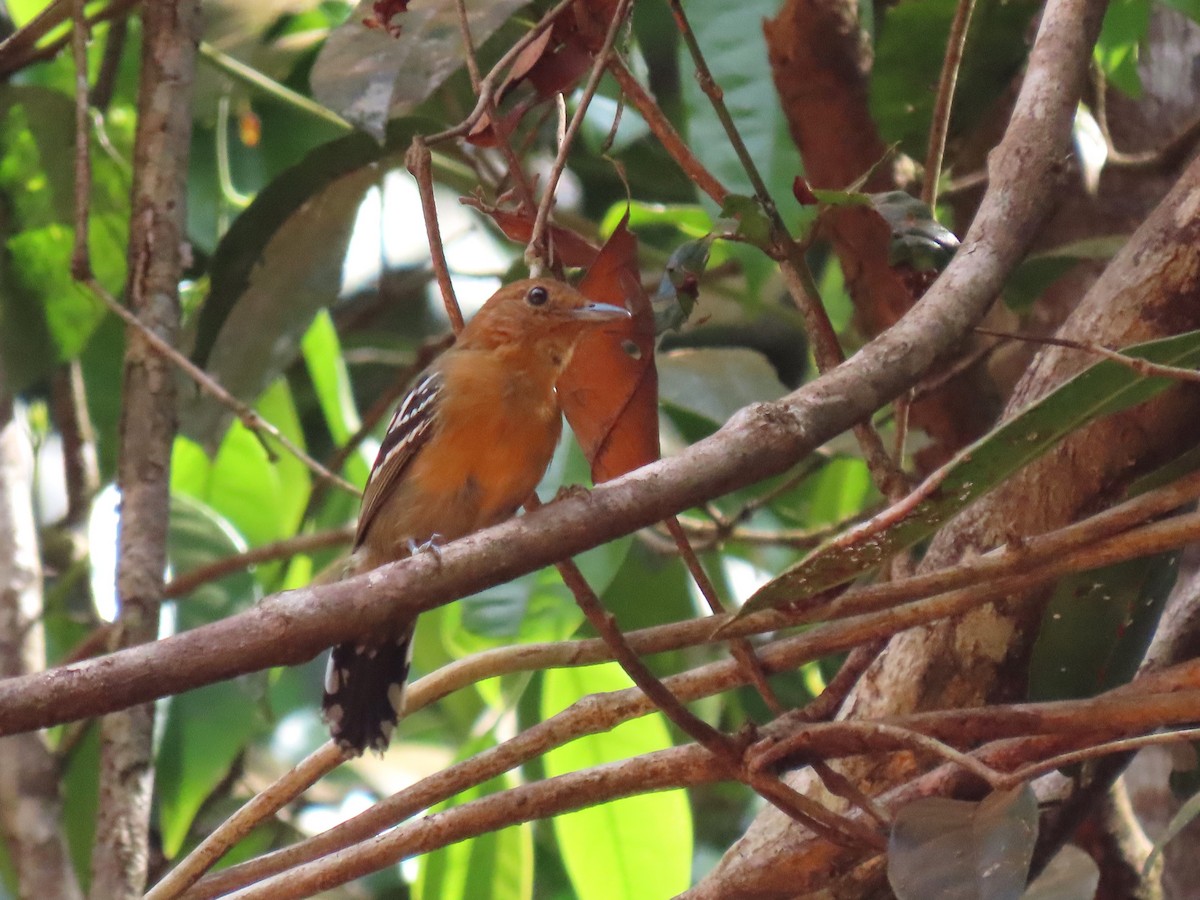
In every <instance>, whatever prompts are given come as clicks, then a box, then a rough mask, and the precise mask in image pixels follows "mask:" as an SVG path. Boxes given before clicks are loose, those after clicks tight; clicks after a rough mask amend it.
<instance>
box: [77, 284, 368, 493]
mask: <svg viewBox="0 0 1200 900" xmlns="http://www.w3.org/2000/svg"><path fill="white" fill-rule="evenodd" d="M83 283H84V285H85V286H86V287H88V288H89V289H90V290H91V291H92V293H94V294H95V295H96V297H97V298H99V299H100V301H101V302H102V303H103V304H104V305H105V306H106V307H108V309H109V311H111V312H113V313H115V314H116V315H117V316H118V317H119V318H120V319H121V321H122V322H124V323H125V324H126V325H128V326H129V327H130V328H133V329H135V330H136V331H137V332H138V333H140V334H141V335H142V336H143V337H144V338H145V339H146V343H148V344H149V345H150V346H151V347H152V348H153V349H154V351H155V352H156V353H158V354H160V355H161V356H163V357H165V358H166V359H168V360H170V361H171V362H172V363H174V364H175V365H176V366H178V367H179V368H180V369H182V370H183V372H184V374H185V375H187V376H188V377H189V378H191V379H192V381H194V382H195V383H196V385H197V386H198V387H199V388H200V389H201V390H203V391H207V392H208V393H209V394H211V395H212V396H213V397H215V398H216V399H217V400H219V401H220V402H221V403H222V404H224V405H225V406H226V407H228V408H229V409H231V410H232V411H233V412H234V413H235V414H236V415H237V417H238V419H239V420H240V421H241V423H242V424H243V425H245V426H246V428H248V429H249V430H250V431H252V432H254V434H255V435H256V436H257V437H258V439H259V440H260V441H261V442H263V445H264V447H265V448H266V449H267V450H268V452H270V448H269V445H267V444H266V442H265V439H264V438H263V436H262V435H263V433H264V432H265V433H266V434H269V435H270V436H271V437H273V438H274V439H275V440H277V441H278V442H279V444H280V446H282V447H283V448H284V449H285V450H287V451H288V452H289V453H291V454H292V455H293V456H295V457H296V458H297V459H298V460H300V461H301V462H302V463H304V464H305V465H306V466H308V468H309V469H310V470H311V471H312V472H313V474H314V475H316V476H317V477H318V478H321V479H323V480H325V481H328V482H329V483H330V484H334V485H336V486H337V487H339V488H341V489H342V490H344V491H346V492H347V493H349V494H353V495H354V496H356V497H357V496H359V493H360V492H359V490H358V488H356V487H355V486H354V485H352V484H351V483H350V482H348V481H347V480H346V479H344V478H342V477H341V476H340V475H337V474H335V473H333V472H331V471H329V470H328V469H327V468H325V467H324V466H323V465H321V464H320V463H319V462H317V460H315V459H313V458H312V457H311V456H309V455H308V454H307V453H306V452H305V451H304V450H302V449H300V447H298V446H296V444H295V443H293V442H292V441H291V439H289V438H288V437H287V435H285V434H283V432H281V431H280V430H279V429H278V428H276V427H275V426H274V425H272V424H271V423H270V422H268V421H267V420H266V419H264V418H263V417H262V416H260V415H259V414H258V413H257V412H255V410H254V409H253V407H251V406H249V405H247V404H245V403H243V402H242V401H241V400H239V399H238V398H237V397H235V396H233V394H231V393H229V391H227V390H225V388H223V387H222V386H221V385H220V384H218V383H217V382H216V381H214V380H213V379H212V377H211V376H210V375H209V374H208V373H207V372H205V371H204V370H203V369H201V368H200V367H199V366H197V365H196V364H195V363H193V362H192V361H191V360H190V359H188V358H187V357H186V356H184V355H183V354H182V353H180V352H179V351H178V350H176V349H175V348H174V347H172V346H171V345H170V344H169V343H167V342H166V341H164V340H163V339H162V338H160V337H159V336H158V335H157V334H155V333H154V332H153V331H152V330H150V329H149V328H147V327H146V325H145V324H144V323H143V322H142V321H141V320H139V319H138V318H137V316H135V315H134V314H133V313H131V312H130V311H129V310H127V309H126V308H125V307H124V306H122V305H121V304H120V303H118V302H117V299H116V298H115V297H114V296H113V295H112V294H110V293H109V292H108V290H107V289H106V288H105V287H104V285H102V284H100V282H98V281H96V279H95V278H88V279H86V280H85V281H84V282H83Z"/></svg>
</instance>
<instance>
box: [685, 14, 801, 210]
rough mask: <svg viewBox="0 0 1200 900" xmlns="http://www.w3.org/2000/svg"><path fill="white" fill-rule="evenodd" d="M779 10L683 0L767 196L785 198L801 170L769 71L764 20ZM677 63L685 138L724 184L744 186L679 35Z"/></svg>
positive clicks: (747, 185)
mask: <svg viewBox="0 0 1200 900" xmlns="http://www.w3.org/2000/svg"><path fill="white" fill-rule="evenodd" d="M778 11H779V4H778V2H776V0H750V2H746V3H738V4H728V3H693V4H692V5H691V6H689V7H688V18H689V20H690V22H691V25H692V30H693V31H694V32H695V35H696V39H697V40H698V41H699V43H700V48H701V50H703V52H704V58H705V59H706V60H707V62H708V66H709V69H711V71H712V75H713V78H714V79H716V82H717V84H718V86H719V87H720V88H721V91H722V92H723V94H724V98H725V105H726V107H728V109H729V113H730V115H731V116H733V120H734V122H735V123H736V125H737V127H738V132H739V133H740V134H741V136H742V141H743V142H744V143H745V145H746V149H747V151H749V154H750V158H751V159H753V160H754V162H755V164H756V165H757V166H758V169H759V172H760V173H761V174H762V177H763V180H764V181H765V182H766V185H767V190H768V191H769V192H770V194H771V197H772V198H774V200H775V202H776V203H779V204H782V203H783V200H784V198H785V197H788V196H790V193H791V188H792V179H793V178H795V176H796V174H797V173H798V172H800V171H801V169H802V163H801V161H800V154H799V152H798V151H797V150H796V145H795V143H794V142H793V141H792V139H791V136H790V135H789V133H788V129H787V122H786V120H785V119H784V116H783V112H782V110H781V109H780V107H779V98H778V97H777V96H776V94H775V92H774V91H773V90H771V88H770V85H771V71H770V66H769V63H768V61H767V53H766V46H765V41H764V39H763V32H762V20H763V19H764V18H767V17H768V16H774V15H775V14H776V13H777V12H778ZM679 71H680V81H681V82H682V93H683V103H684V108H685V110H686V114H687V137H688V146H690V147H691V148H692V150H693V151H694V152H695V153H696V155H697V156H698V157H699V158H700V161H701V162H702V163H704V165H705V167H706V168H707V169H708V170H709V171H710V172H712V173H713V175H715V176H716V177H717V178H718V179H719V180H720V182H721V183H722V184H724V185H725V186H726V187H728V188H729V189H730V190H732V191H735V192H738V193H749V192H750V191H751V185H750V180H749V177H748V176H747V175H746V171H745V169H744V168H743V166H742V163H741V161H740V160H739V159H738V157H737V154H736V152H735V151H734V149H733V147H732V145H731V144H730V143H729V138H728V137H726V136H725V130H724V128H723V127H722V126H721V123H720V121H719V120H718V119H717V116H716V113H715V112H714V111H713V108H712V103H711V102H710V101H709V99H708V97H707V96H706V95H705V93H704V91H703V90H701V88H700V85H699V83H698V82H697V81H696V79H695V78H694V77H692V73H693V71H695V66H694V65H693V63H692V59H691V55H690V54H689V53H688V51H687V48H686V47H685V46H683V45H682V43H681V45H680V47H679ZM786 208H787V207H785V209H786ZM791 212H792V213H794V214H795V216H797V217H798V216H799V214H800V209H799V207H791ZM788 224H789V225H794V224H795V223H794V222H791V221H789V223H788Z"/></svg>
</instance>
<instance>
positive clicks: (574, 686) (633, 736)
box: [542, 663, 692, 900]
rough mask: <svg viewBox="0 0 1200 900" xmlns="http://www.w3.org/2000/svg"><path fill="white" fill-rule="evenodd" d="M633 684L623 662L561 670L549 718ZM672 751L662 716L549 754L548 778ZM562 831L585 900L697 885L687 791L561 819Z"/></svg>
mask: <svg viewBox="0 0 1200 900" xmlns="http://www.w3.org/2000/svg"><path fill="white" fill-rule="evenodd" d="M629 686H630V682H629V680H628V678H627V677H626V676H625V674H624V673H623V672H622V671H621V670H620V668H619V667H618V666H617V665H616V664H615V663H610V664H607V665H603V666H589V667H587V668H584V669H553V670H551V671H549V672H547V673H546V674H545V676H544V678H543V682H542V716H543V718H549V717H550V716H552V715H554V714H555V713H557V712H559V711H561V710H562V709H564V708H566V707H567V706H569V705H570V704H571V703H573V702H575V701H576V700H578V699H580V698H581V697H584V696H587V695H588V694H594V693H599V692H603V691H616V690H622V689H624V688H627V687H629ZM669 746H671V740H670V736H669V734H668V733H667V728H666V725H665V724H664V723H663V721H662V719H661V718H659V717H658V716H645V717H643V718H640V719H633V720H631V721H629V722H625V723H623V724H621V725H618V726H617V727H616V728H614V729H613V730H612V731H608V732H604V733H601V734H592V735H587V736H585V737H582V738H579V739H578V740H574V741H572V742H571V743H569V744H566V745H564V746H562V747H558V748H555V749H553V750H551V751H549V752H548V753H547V754H546V756H545V763H546V774H547V775H548V776H551V777H553V776H556V775H563V774H566V773H568V772H573V771H578V770H582V769H586V768H590V767H592V766H597V765H601V764H603V763H608V762H616V761H618V760H622V759H628V758H630V757H633V756H636V755H639V754H642V753H649V752H651V751H654V750H661V749H664V748H666V747H669ZM554 833H555V836H556V837H557V838H558V845H559V848H560V849H561V851H562V857H563V862H564V864H565V865H566V868H567V872H568V873H569V874H570V876H571V883H572V884H573V885H574V887H575V892H576V895H577V896H578V897H579V898H580V900H627V898H628V900H633V898H647V900H650V898H654V900H657V898H660V897H670V896H674V895H675V894H678V893H679V892H681V891H683V890H686V889H687V887H688V885H689V884H690V882H691V864H692V817H691V810H690V809H689V807H688V802H687V795H686V794H685V793H684V791H682V790H674V791H664V792H661V793H657V794H646V795H642V796H636V797H627V798H625V799H623V800H615V801H612V802H610V803H605V804H603V805H602V806H593V807H590V808H588V809H582V810H579V811H578V812H573V813H566V814H565V815H560V816H558V817H556V818H555V819H554Z"/></svg>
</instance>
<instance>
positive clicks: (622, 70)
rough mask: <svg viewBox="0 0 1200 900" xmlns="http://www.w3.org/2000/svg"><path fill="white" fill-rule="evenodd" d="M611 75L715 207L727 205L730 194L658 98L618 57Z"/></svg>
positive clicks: (611, 62)
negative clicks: (680, 131) (698, 156)
mask: <svg viewBox="0 0 1200 900" xmlns="http://www.w3.org/2000/svg"><path fill="white" fill-rule="evenodd" d="M608 71H609V72H611V73H612V75H613V77H614V78H615V79H616V81H617V84H618V85H619V86H620V88H621V90H622V92H624V94H625V96H626V97H628V98H629V101H630V102H631V103H632V104H633V106H634V108H635V109H636V110H637V111H638V112H639V113H640V114H641V116H642V119H643V120H644V121H645V122H646V125H647V126H649V128H650V133H651V134H653V135H654V137H655V138H657V139H658V142H659V144H661V145H662V148H663V149H664V150H666V151H667V153H668V155H670V157H671V158H672V159H674V160H675V162H676V163H677V164H678V165H679V168H680V169H682V170H683V173H684V174H685V175H687V177H688V178H690V179H691V180H692V181H693V182H694V183H695V185H696V187H698V188H700V190H702V191H704V193H706V194H707V195H708V196H709V197H711V198H712V200H713V202H714V203H716V204H717V205H718V206H721V205H723V204H724V203H725V198H726V197H727V196H728V195H729V191H728V190H727V189H726V188H725V186H724V185H723V184H721V182H720V181H718V180H717V177H716V176H715V175H713V173H712V172H710V171H709V170H708V169H707V168H705V166H704V163H702V162H700V160H699V159H698V158H697V156H696V154H694V153H693V152H692V149H691V148H690V147H689V146H688V145H687V143H686V142H685V141H684V140H683V138H682V137H681V136H680V135H679V132H678V131H676V130H675V126H673V125H672V124H671V121H670V119H668V118H667V117H666V116H665V115H664V114H663V111H662V109H661V108H660V107H659V105H658V104H657V103H655V102H654V98H653V97H651V96H650V94H649V93H648V92H647V91H646V89H645V88H644V87H642V85H641V83H640V82H639V81H638V80H637V79H636V78H635V77H634V76H633V73H632V72H630V71H629V68H628V67H627V66H626V65H625V63H624V61H623V60H622V59H621V58H620V57H619V56H617V55H616V54H615V53H614V54H613V55H612V56H611V57H610V58H609V62H608Z"/></svg>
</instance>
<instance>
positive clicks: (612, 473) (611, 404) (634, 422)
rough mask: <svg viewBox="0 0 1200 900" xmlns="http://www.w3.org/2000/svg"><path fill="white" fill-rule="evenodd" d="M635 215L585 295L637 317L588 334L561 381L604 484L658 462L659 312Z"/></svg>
mask: <svg viewBox="0 0 1200 900" xmlns="http://www.w3.org/2000/svg"><path fill="white" fill-rule="evenodd" d="M627 222H628V214H626V217H625V218H624V219H622V220H621V224H620V225H619V226H617V230H616V231H614V232H613V234H612V236H611V237H610V238H609V239H608V241H607V243H605V245H604V247H603V248H601V250H600V254H599V255H598V256H597V257H596V261H595V262H594V263H593V264H592V267H591V268H590V269H589V270H588V272H587V274H586V275H585V276H584V277H583V281H582V282H580V284H579V290H580V291H581V292H582V293H583V294H584V295H585V296H587V297H589V298H590V299H592V300H595V301H597V302H600V303H614V304H617V305H620V306H625V307H627V308H628V309H629V311H630V312H632V313H633V318H632V319H626V320H624V321H620V322H614V323H612V324H611V325H607V326H605V327H604V328H597V329H595V330H594V331H592V332H591V333H590V334H588V335H587V336H586V337H585V338H584V339H583V341H582V342H580V344H579V346H577V347H576V348H575V354H574V356H572V357H571V363H570V365H569V366H568V367H567V370H566V371H565V372H564V373H563V374H562V377H561V378H559V380H558V395H559V403H560V404H561V405H562V409H563V413H564V414H565V415H566V417H567V421H568V422H570V423H571V429H572V430H573V431H574V432H575V436H576V437H577V438H578V439H579V443H580V446H581V447H583V452H584V454H585V455H586V456H587V458H588V462H589V463H590V464H591V467H592V480H593V481H594V482H596V483H597V484H599V483H600V482H602V481H607V480H609V479H610V478H616V477H617V476H618V475H623V474H625V473H626V472H628V471H631V470H632V469H636V468H637V467H639V466H644V465H646V464H647V463H650V462H653V461H654V460H656V459H658V456H659V446H658V369H657V368H656V367H655V365H654V313H653V311H652V309H651V307H650V298H649V297H648V296H647V295H646V292H645V290H643V289H642V283H641V279H640V277H639V275H638V267H637V238H636V237H635V236H634V235H633V233H632V232H630V231H629V230H628V229H627V228H626V223H627Z"/></svg>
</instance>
